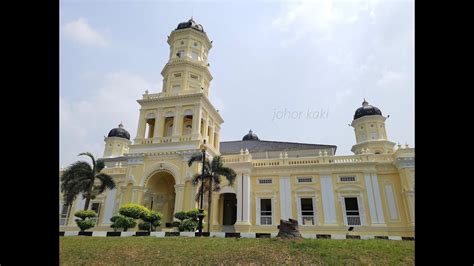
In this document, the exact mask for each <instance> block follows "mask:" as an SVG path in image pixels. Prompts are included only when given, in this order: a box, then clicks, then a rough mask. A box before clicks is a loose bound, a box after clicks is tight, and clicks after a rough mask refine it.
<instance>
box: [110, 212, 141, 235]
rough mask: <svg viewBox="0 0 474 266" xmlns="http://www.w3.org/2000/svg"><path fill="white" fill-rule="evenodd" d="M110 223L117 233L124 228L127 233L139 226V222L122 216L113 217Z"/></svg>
mask: <svg viewBox="0 0 474 266" xmlns="http://www.w3.org/2000/svg"><path fill="white" fill-rule="evenodd" d="M110 221H111V222H112V224H111V225H110V227H112V228H113V229H114V231H115V232H116V231H117V229H120V228H123V231H124V232H127V230H128V229H129V228H133V227H135V226H136V225H137V222H135V220H134V219H133V218H130V217H125V216H121V215H116V216H113V217H112V218H110Z"/></svg>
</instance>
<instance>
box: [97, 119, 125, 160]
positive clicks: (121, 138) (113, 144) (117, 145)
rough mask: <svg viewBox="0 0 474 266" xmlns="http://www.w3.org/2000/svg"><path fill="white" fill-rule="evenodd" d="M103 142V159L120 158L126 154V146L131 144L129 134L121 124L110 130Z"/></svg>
mask: <svg viewBox="0 0 474 266" xmlns="http://www.w3.org/2000/svg"><path fill="white" fill-rule="evenodd" d="M104 141H105V148H104V155H103V157H104V158H111V157H120V156H122V155H124V153H127V152H128V145H130V144H132V142H131V141H130V133H128V131H127V130H125V128H123V125H122V123H120V124H119V125H118V127H117V128H113V129H111V130H110V132H109V134H108V135H107V137H106V138H104Z"/></svg>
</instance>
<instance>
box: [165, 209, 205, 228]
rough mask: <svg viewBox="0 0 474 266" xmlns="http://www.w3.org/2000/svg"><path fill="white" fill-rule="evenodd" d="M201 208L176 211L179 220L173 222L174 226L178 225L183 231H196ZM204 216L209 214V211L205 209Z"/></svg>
mask: <svg viewBox="0 0 474 266" xmlns="http://www.w3.org/2000/svg"><path fill="white" fill-rule="evenodd" d="M198 214H199V209H197V208H194V209H192V210H189V211H180V212H177V213H175V215H174V217H175V218H176V219H178V220H179V222H178V221H175V222H174V223H173V225H174V226H176V227H178V230H179V231H180V232H182V231H189V232H194V231H196V229H197V227H198V224H199V219H198ZM203 214H204V216H207V212H206V211H204V213H203Z"/></svg>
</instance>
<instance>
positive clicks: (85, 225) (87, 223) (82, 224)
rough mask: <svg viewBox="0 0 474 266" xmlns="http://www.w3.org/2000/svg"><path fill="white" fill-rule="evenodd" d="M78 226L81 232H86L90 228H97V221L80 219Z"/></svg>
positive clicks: (77, 221) (77, 220)
mask: <svg viewBox="0 0 474 266" xmlns="http://www.w3.org/2000/svg"><path fill="white" fill-rule="evenodd" d="M76 224H77V226H78V227H79V228H80V229H81V232H84V230H87V229H89V228H92V227H94V226H95V221H94V220H79V219H76Z"/></svg>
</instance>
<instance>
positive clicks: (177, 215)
mask: <svg viewBox="0 0 474 266" xmlns="http://www.w3.org/2000/svg"><path fill="white" fill-rule="evenodd" d="M174 217H175V218H176V219H178V220H180V221H181V222H183V220H185V219H188V214H187V212H185V211H180V212H177V213H175V214H174Z"/></svg>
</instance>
